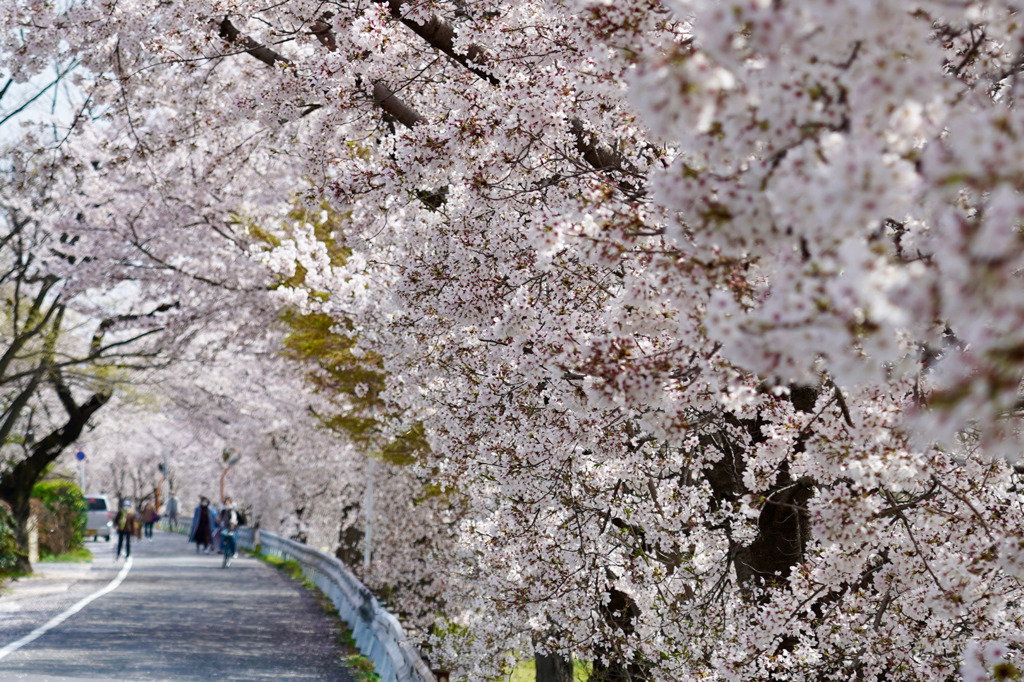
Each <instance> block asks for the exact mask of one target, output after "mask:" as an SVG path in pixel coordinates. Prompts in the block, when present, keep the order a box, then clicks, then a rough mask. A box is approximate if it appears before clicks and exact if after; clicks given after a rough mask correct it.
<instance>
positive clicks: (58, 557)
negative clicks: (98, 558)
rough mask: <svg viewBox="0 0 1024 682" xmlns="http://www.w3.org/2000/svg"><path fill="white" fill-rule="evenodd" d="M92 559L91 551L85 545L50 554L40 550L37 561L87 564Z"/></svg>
mask: <svg viewBox="0 0 1024 682" xmlns="http://www.w3.org/2000/svg"><path fill="white" fill-rule="evenodd" d="M92 560H93V556H92V552H90V551H89V550H88V548H86V547H79V548H78V549H73V550H71V551H70V552H65V553H64V554H50V553H49V552H46V551H43V552H40V555H39V562H40V563H46V562H50V563H65V564H87V563H91V562H92Z"/></svg>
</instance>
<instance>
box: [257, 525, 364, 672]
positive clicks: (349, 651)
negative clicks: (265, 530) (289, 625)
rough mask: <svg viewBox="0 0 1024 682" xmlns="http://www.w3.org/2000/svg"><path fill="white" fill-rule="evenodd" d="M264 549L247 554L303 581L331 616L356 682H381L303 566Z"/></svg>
mask: <svg viewBox="0 0 1024 682" xmlns="http://www.w3.org/2000/svg"><path fill="white" fill-rule="evenodd" d="M262 549H263V548H262V547H260V546H259V545H257V546H256V547H255V548H253V551H252V552H247V554H251V555H252V556H254V557H256V558H257V559H260V560H261V561H263V562H264V563H267V564H270V565H271V566H273V567H274V568H276V569H277V570H279V571H282V572H284V573H287V574H288V577H289V578H291V579H292V580H298V581H300V582H301V583H302V584H303V586H304V587H305V588H306V589H308V590H310V591H311V592H312V593H313V597H315V598H316V601H317V603H318V604H320V607H321V608H322V609H323V610H324V613H326V614H327V615H329V616H331V620H332V621H333V623H334V642H335V644H337V645H338V648H339V649H341V660H342V661H343V662H344V663H345V665H347V666H348V667H349V669H350V670H351V671H352V674H353V676H354V677H355V678H356V680H357V682H380V675H379V674H378V673H377V671H375V670H374V669H373V661H371V660H370V659H368V658H367V657H366V656H364V655H363V654H361V653H360V652H359V648H358V647H357V646H356V640H355V638H353V636H352V631H351V630H350V629H349V627H348V624H347V623H346V622H345V621H344V620H342V619H341V614H339V613H338V609H336V608H335V607H334V604H332V603H331V600H330V599H328V598H327V595H326V594H324V593H323V592H321V591H320V590H319V589H317V587H316V585H314V584H313V583H311V582H310V581H308V580H306V578H305V576H304V575H303V573H302V566H301V564H299V562H298V561H295V560H294V559H281V558H280V557H276V556H273V555H270V554H263V553H262Z"/></svg>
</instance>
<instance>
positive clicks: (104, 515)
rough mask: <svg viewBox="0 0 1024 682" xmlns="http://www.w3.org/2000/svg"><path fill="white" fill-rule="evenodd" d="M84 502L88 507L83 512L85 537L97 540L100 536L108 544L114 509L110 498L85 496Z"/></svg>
mask: <svg viewBox="0 0 1024 682" xmlns="http://www.w3.org/2000/svg"><path fill="white" fill-rule="evenodd" d="M85 501H86V503H88V505H89V509H88V511H86V512H85V515H86V522H85V537H90V536H92V537H94V538H96V539H97V540H99V539H100V536H103V539H104V540H106V541H107V542H110V534H111V532H112V529H113V527H114V507H113V505H111V503H110V498H109V497H107V496H106V495H86V496H85Z"/></svg>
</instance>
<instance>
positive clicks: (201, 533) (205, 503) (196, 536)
mask: <svg viewBox="0 0 1024 682" xmlns="http://www.w3.org/2000/svg"><path fill="white" fill-rule="evenodd" d="M214 519H215V517H214V515H213V510H212V509H210V501H209V500H208V499H206V498H205V497H201V498H199V506H198V507H196V510H195V513H193V514H192V531H191V532H190V533H189V534H188V541H189V542H194V543H196V554H199V547H200V546H202V548H203V551H204V552H206V553H207V554H209V553H210V540H211V539H212V536H213V526H214V523H215V521H214Z"/></svg>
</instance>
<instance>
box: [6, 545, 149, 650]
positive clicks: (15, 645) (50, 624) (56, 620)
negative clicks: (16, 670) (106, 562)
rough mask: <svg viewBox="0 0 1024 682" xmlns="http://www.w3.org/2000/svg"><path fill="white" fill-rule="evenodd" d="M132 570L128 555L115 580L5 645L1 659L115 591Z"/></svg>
mask: <svg viewBox="0 0 1024 682" xmlns="http://www.w3.org/2000/svg"><path fill="white" fill-rule="evenodd" d="M130 570H132V557H128V560H127V561H125V562H124V568H122V569H121V572H120V573H118V574H117V577H116V578H114V579H113V580H111V581H110V584H109V585H107V586H106V587H104V588H103V589H102V590H99V591H98V592H94V593H92V594H90V595H89V596H88V597H86V598H85V599H83V600H81V601H80V602H78V603H77V604H75V605H74V606H72V607H71V608H70V609H68V610H67V611H65V612H64V613H61V614H60V615H57V616H54V617H53V618H51V619H50V620H49V621H47V622H46V623H44V624H42V625H40V626H39V627H37V628H36V629H35V630H33V631H32V632H30V633H28V634H27V635H25V636H24V637H22V638H21V639H19V640H16V641H14V642H11V643H10V644H8V645H7V646H5V647H3V648H2V649H0V659H3V658H5V657H6V656H7V655H8V654H12V653H14V652H15V651H17V650H18V649H20V648H21V647H23V646H25V645H26V644H28V643H30V642H34V641H35V640H37V639H39V638H40V637H42V636H43V635H45V634H46V633H47V632H49V631H50V630H52V629H53V628H55V627H57V626H58V625H60V624H61V623H63V622H64V621H66V620H67V619H68V618H70V617H71V616H73V615H75V614H76V613H78V612H79V611H81V610H82V609H84V608H85V607H86V606H88V605H89V604H91V603H92V602H94V601H95V600H97V599H99V598H100V597H102V596H103V595H105V594H108V593H110V592H113V591H114V590H116V589H117V586H118V585H120V584H121V583H122V582H124V579H125V578H126V577H128V571H130Z"/></svg>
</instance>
